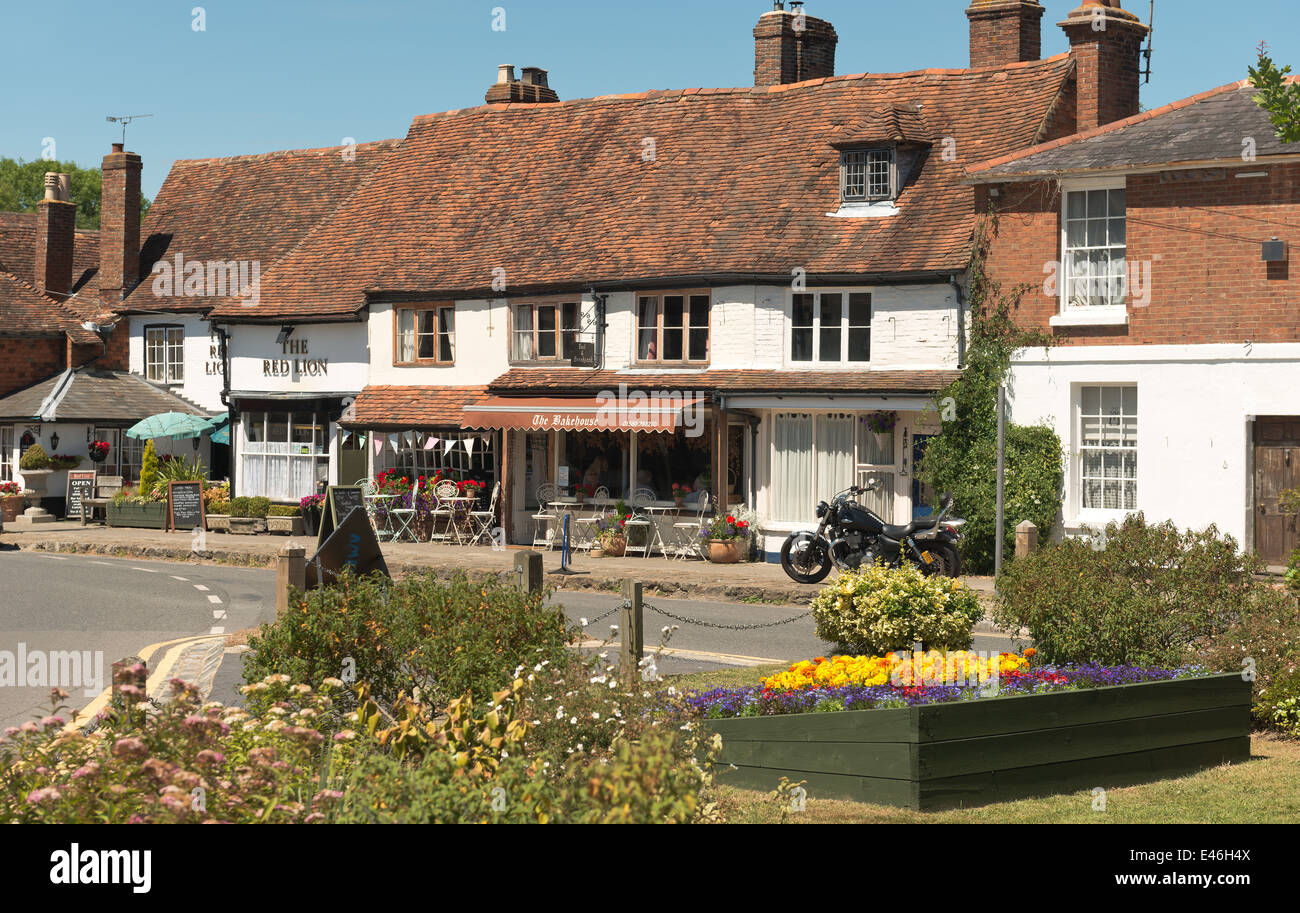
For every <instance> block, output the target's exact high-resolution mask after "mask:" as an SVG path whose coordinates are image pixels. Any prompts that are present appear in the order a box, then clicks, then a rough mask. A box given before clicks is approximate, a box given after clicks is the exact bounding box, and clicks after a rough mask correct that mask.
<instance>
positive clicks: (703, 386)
mask: <svg viewBox="0 0 1300 913" xmlns="http://www.w3.org/2000/svg"><path fill="white" fill-rule="evenodd" d="M960 376H961V372H960V371H924V370H918V371H778V370H756V369H744V368H741V369H716V370H714V369H707V370H703V371H683V372H680V373H678V372H671V373H661V372H654V373H647V372H645V371H616V370H599V371H592V370H590V369H586V368H513V369H511V370H510V371H507V372H506V373H505V374H502V375H501V376H500V377H498V378H497V379H496V380H494V381H492V383H491V384H489V385H488V391H489V392H490V393H493V394H511V393H512V394H516V395H537V396H547V395H551V394H554V393H598V392H600V391H602V390H617V389H618V387H619V385H620V384H627V385H628V388H629V389H639V390H662V389H676V390H681V391H683V392H688V391H702V392H705V393H723V394H727V395H733V396H734V395H738V394H741V393H746V394H755V393H772V394H781V393H792V394H811V393H827V394H843V395H859V396H861V395H873V394H878V393H879V394H917V395H923V394H926V395H929V394H934V393H937V392H939V391H940V390H942V389H943V388H944V387H946V386H948V384H950V383H952V382H953V381H955V380H956V379H957V378H958V377H960Z"/></svg>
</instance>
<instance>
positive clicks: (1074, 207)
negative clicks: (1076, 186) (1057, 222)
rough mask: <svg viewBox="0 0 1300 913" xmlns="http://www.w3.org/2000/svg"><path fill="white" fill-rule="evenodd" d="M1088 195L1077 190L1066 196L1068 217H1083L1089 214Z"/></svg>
mask: <svg viewBox="0 0 1300 913" xmlns="http://www.w3.org/2000/svg"><path fill="white" fill-rule="evenodd" d="M1087 210H1088V195H1087V194H1086V193H1080V192H1078V191H1075V192H1074V193H1071V194H1069V196H1068V197H1067V198H1066V218H1069V219H1082V218H1084V217H1085V216H1086V215H1087Z"/></svg>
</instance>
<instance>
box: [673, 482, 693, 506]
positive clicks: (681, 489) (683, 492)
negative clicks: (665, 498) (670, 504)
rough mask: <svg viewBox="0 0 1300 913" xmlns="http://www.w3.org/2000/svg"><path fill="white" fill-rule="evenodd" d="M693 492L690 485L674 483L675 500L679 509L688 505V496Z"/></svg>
mask: <svg viewBox="0 0 1300 913" xmlns="http://www.w3.org/2000/svg"><path fill="white" fill-rule="evenodd" d="M690 493H691V489H690V486H688V485H678V484H677V483H676V482H674V483H673V501H675V502H676V503H677V509H678V510H681V509H682V508H683V507H685V506H686V496H687V495H688V494H690Z"/></svg>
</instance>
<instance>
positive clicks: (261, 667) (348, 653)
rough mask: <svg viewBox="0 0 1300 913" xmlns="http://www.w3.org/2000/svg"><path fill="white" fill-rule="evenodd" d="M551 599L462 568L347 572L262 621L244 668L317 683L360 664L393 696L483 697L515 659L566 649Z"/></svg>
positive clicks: (357, 669)
mask: <svg viewBox="0 0 1300 913" xmlns="http://www.w3.org/2000/svg"><path fill="white" fill-rule="evenodd" d="M544 603H545V599H544V595H543V594H541V593H537V594H526V593H522V592H520V591H519V590H518V589H517V588H515V587H513V586H509V585H506V584H502V583H500V582H498V581H495V580H491V581H484V582H471V581H470V580H468V579H467V578H465V577H464V576H463V575H462V576H457V577H455V578H453V579H452V580H451V581H450V582H444V581H439V580H438V579H436V578H435V577H433V576H432V575H431V574H423V575H415V576H411V577H407V578H404V579H403V580H400V581H398V582H395V583H394V582H391V581H387V580H385V579H383V578H379V577H366V578H360V579H358V578H356V577H355V576H352V575H344V577H343V578H342V579H341V580H340V581H339V583H338V585H337V586H331V587H326V588H322V589H317V590H311V591H309V592H307V593H303V594H296V595H295V597H294V599H293V601H292V603H291V607H290V610H289V613H288V616H287V617H286V618H284V619H282V620H279V621H277V622H276V623H274V624H267V625H263V626H262V628H261V631H260V632H259V634H257V635H255V636H254V637H253V638H252V639H251V640H250V643H249V646H250V647H251V652H250V653H249V654H247V655H246V656H245V660H244V675H245V678H246V679H247V680H255V679H260V678H263V677H264V676H266V675H268V674H270V673H273V672H280V673H284V674H287V675H289V676H291V677H292V678H293V680H294V681H298V682H306V683H308V684H312V685H315V684H317V683H319V682H321V681H323V680H324V679H325V678H327V677H340V678H343V679H344V680H345V681H346V680H348V678H349V674H350V673H354V674H355V679H356V681H358V682H365V683H367V684H368V685H369V686H370V688H371V691H372V693H373V694H374V696H375V698H376V699H377V700H379V701H380V702H381V703H384V704H386V705H388V704H392V703H393V702H394V701H396V700H397V698H398V695H399V694H400V693H401V692H406V693H407V694H412V693H414V689H415V688H419V689H420V694H421V696H422V699H424V700H425V701H428V702H431V703H434V704H442V703H446V702H447V701H450V700H452V699H453V698H456V697H459V696H461V695H463V694H465V693H466V692H469V693H471V694H473V695H475V696H478V697H481V696H483V695H487V694H491V693H492V692H493V691H496V690H498V689H500V688H501V687H503V686H504V685H505V684H508V683H509V682H510V680H511V676H512V674H513V672H514V670H515V669H516V668H517V667H519V666H521V665H528V666H532V665H534V664H537V663H540V662H542V661H549V662H555V661H556V660H558V659H559V658H561V657H563V656H564V655H565V654H566V651H567V648H566V646H565V644H566V643H567V641H568V637H569V635H568V632H567V631H566V625H565V618H564V614H563V612H562V611H561V610H560V609H558V608H555V607H548V606H546V605H545V604H544ZM349 661H350V662H349Z"/></svg>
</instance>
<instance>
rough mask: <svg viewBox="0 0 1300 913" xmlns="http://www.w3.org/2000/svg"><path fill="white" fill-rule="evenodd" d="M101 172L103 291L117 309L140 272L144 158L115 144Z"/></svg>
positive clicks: (105, 300) (100, 264)
mask: <svg viewBox="0 0 1300 913" xmlns="http://www.w3.org/2000/svg"><path fill="white" fill-rule="evenodd" d="M101 170H102V173H103V195H102V201H101V203H100V206H101V209H100V217H99V289H100V294H101V296H102V298H103V300H104V302H105V304H107V305H109V306H115V305H117V304H118V302H120V301H121V300H122V293H123V292H125V291H129V290H130V289H132V288H134V287H135V284H136V280H137V279H138V278H139V273H140V170H141V162H140V156H138V155H136V154H135V153H134V152H123V151H121V144H120V143H114V144H113V151H112V152H111V153H110V154H108V155H106V156H104V160H103V163H102V165H101Z"/></svg>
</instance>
